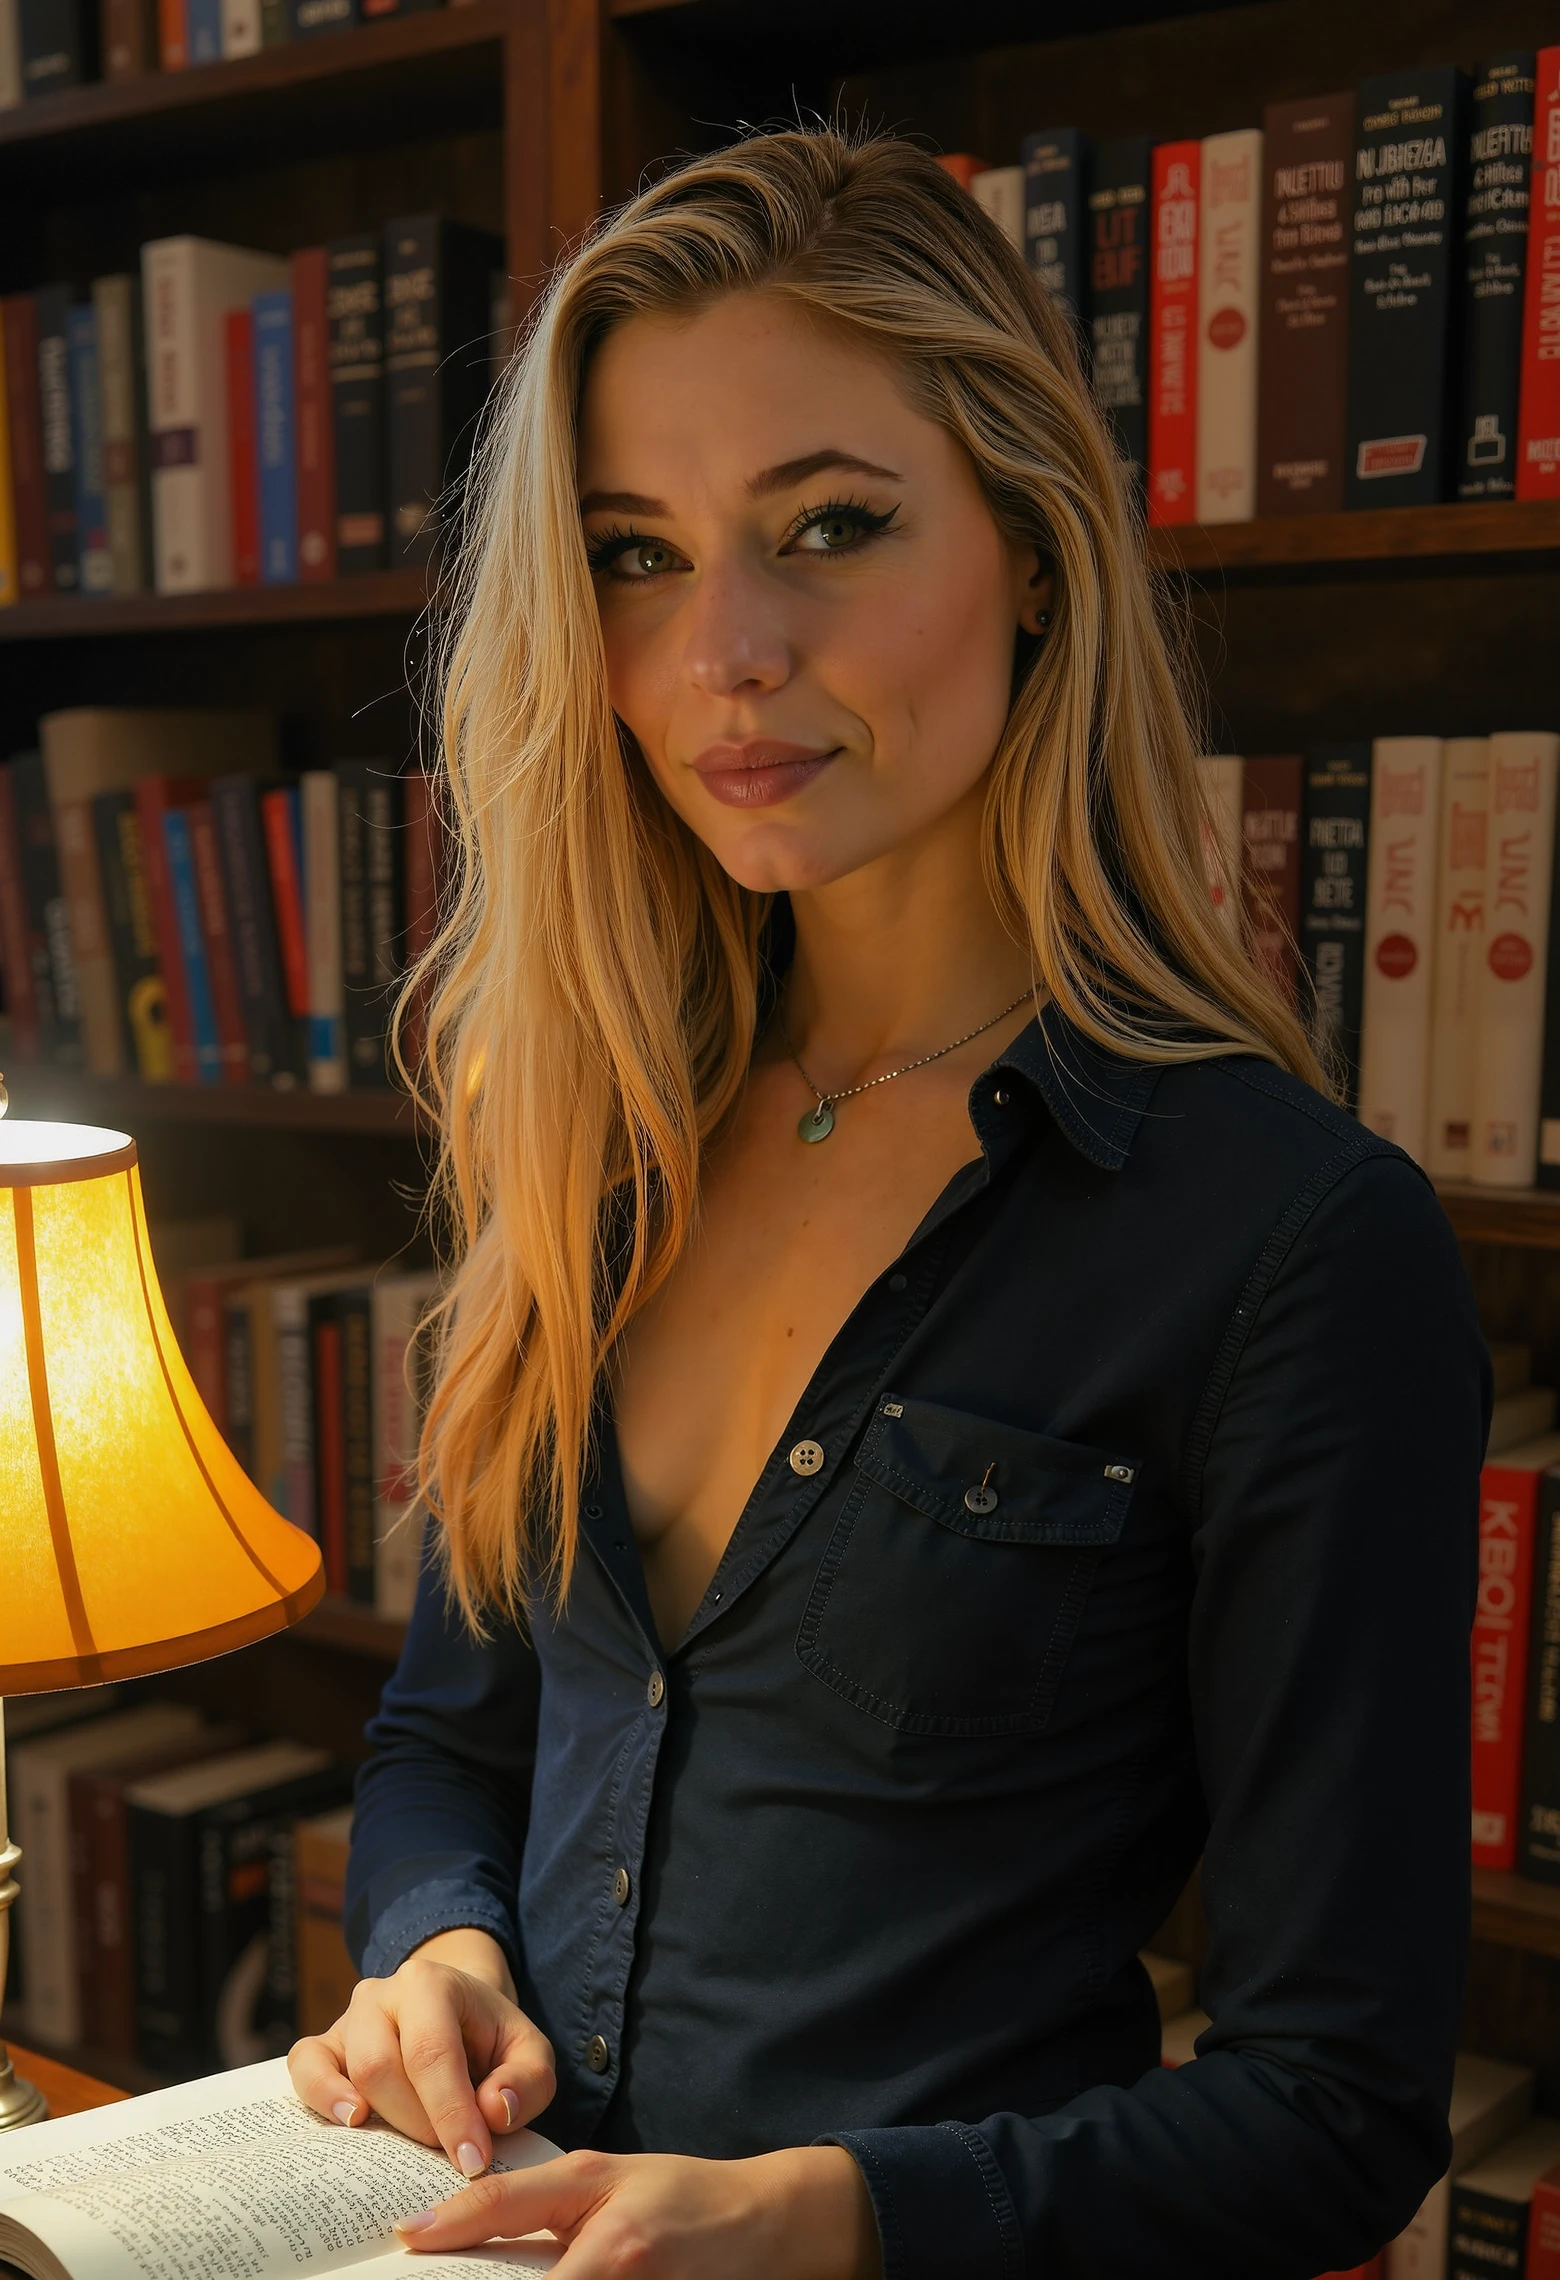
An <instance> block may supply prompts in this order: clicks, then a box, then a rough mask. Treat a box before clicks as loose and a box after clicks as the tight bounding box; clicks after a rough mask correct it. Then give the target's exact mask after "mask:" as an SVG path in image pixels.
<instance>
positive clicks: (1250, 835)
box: [1240, 753, 1305, 1004]
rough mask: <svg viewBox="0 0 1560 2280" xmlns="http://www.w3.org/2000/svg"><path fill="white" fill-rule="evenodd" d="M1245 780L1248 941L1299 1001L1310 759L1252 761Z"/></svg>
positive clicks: (1243, 871) (1243, 876)
mask: <svg viewBox="0 0 1560 2280" xmlns="http://www.w3.org/2000/svg"><path fill="white" fill-rule="evenodd" d="M1240 782H1241V819H1240V822H1241V851H1240V893H1241V902H1242V904H1243V906H1244V908H1245V913H1246V934H1247V939H1248V940H1249V941H1250V943H1251V947H1252V949H1253V951H1254V952H1255V953H1256V955H1257V957H1258V958H1259V959H1260V960H1261V961H1262V963H1263V965H1264V966H1266V968H1267V970H1268V972H1269V973H1270V974H1271V975H1272V977H1273V979H1274V981H1275V982H1276V983H1277V984H1278V986H1279V988H1280V989H1281V990H1282V991H1283V993H1284V995H1285V997H1286V998H1287V999H1288V1000H1289V1002H1290V1003H1291V1004H1294V1003H1295V1001H1296V998H1297V995H1298V989H1299V975H1300V953H1299V950H1298V948H1297V945H1298V943H1299V940H1300V804H1301V796H1302V789H1303V786H1304V782H1305V762H1304V761H1303V760H1302V759H1301V758H1300V756H1299V754H1298V753H1293V754H1288V753H1286V754H1284V755H1282V756H1281V757H1279V758H1276V759H1263V760H1248V761H1247V762H1246V765H1245V767H1244V768H1243V769H1242V770H1241V779H1240Z"/></svg>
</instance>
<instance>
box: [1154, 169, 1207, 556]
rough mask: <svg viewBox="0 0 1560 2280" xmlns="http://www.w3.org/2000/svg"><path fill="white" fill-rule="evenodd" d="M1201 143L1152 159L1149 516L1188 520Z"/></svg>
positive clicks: (1193, 492) (1192, 487)
mask: <svg viewBox="0 0 1560 2280" xmlns="http://www.w3.org/2000/svg"><path fill="white" fill-rule="evenodd" d="M1201 180H1202V144H1201V143H1198V142H1173V143H1159V144H1158V145H1156V147H1155V150H1154V155H1153V182H1152V193H1151V194H1152V198H1153V210H1152V215H1151V218H1150V222H1149V229H1150V231H1151V233H1152V235H1151V243H1152V245H1153V251H1154V257H1153V261H1152V263H1151V264H1150V267H1149V272H1148V519H1149V521H1150V522H1151V523H1155V524H1165V523H1186V522H1190V521H1191V520H1192V518H1193V513H1194V510H1195V506H1196V499H1197V198H1198V191H1199V189H1200V187H1201Z"/></svg>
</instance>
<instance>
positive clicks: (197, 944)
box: [163, 808, 222, 1085]
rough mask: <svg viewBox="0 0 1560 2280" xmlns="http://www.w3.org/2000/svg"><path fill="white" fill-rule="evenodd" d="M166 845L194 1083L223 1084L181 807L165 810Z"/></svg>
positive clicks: (191, 851) (192, 864)
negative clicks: (192, 1050)
mask: <svg viewBox="0 0 1560 2280" xmlns="http://www.w3.org/2000/svg"><path fill="white" fill-rule="evenodd" d="M163 846H164V847H165V848H166V850H167V854H168V883H169V885H170V886H171V887H172V889H173V908H174V914H175V916H176V917H177V919H178V922H179V957H180V959H181V961H182V962H183V966H184V986H185V989H186V990H187V991H188V993H189V1000H190V1026H191V1028H192V1029H193V1030H194V1032H195V1082H196V1083H197V1084H198V1085H216V1084H220V1083H221V1082H222V1040H221V1039H220V1037H219V1036H218V1035H217V1009H216V1004H215V1001H214V1000H213V998H212V995H211V972H210V969H209V967H208V966H207V964H206V937H205V935H204V934H203V933H202V932H201V924H200V896H199V894H198V893H197V891H196V887H195V850H194V847H193V846H192V844H191V842H190V819H189V817H188V816H187V815H186V814H185V812H184V810H183V808H169V809H168V810H167V811H166V812H165V814H164V816H163Z"/></svg>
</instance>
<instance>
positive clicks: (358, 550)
mask: <svg viewBox="0 0 1560 2280" xmlns="http://www.w3.org/2000/svg"><path fill="white" fill-rule="evenodd" d="M325 267H326V287H325V307H326V315H327V317H328V319H329V323H330V393H331V416H332V424H333V427H334V431H335V445H336V563H337V567H338V569H339V570H340V571H341V572H342V574H343V575H344V576H346V575H349V574H350V573H351V572H353V571H355V570H382V569H383V568H384V564H385V314H384V288H383V279H382V275H381V270H380V258H379V233H378V232H377V231H376V230H365V231H361V232H360V233H359V234H358V235H357V236H355V237H340V238H332V239H331V241H330V243H329V244H328V245H327V246H326V248H325Z"/></svg>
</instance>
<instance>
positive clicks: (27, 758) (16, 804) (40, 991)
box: [10, 752, 85, 1068]
mask: <svg viewBox="0 0 1560 2280" xmlns="http://www.w3.org/2000/svg"><path fill="white" fill-rule="evenodd" d="M10 778H11V797H12V804H13V811H14V814H15V819H16V844H17V847H18V849H19V851H20V860H21V874H22V892H23V896H24V898H25V902H26V909H27V934H28V942H29V945H30V949H31V955H32V973H33V992H34V996H35V999H36V1002H37V1006H38V1019H39V1024H40V1027H41V1030H42V1041H43V1050H44V1053H45V1055H46V1056H47V1058H48V1059H50V1060H51V1061H54V1062H57V1063H58V1064H59V1065H60V1066H61V1067H63V1068H80V1067H81V1065H82V1062H83V1060H84V1058H85V1056H84V1054H83V1051H82V1044H81V1000H80V998H79V996H78V995H77V991H76V962H75V958H74V955H73V953H72V949H71V939H70V924H69V921H68V919H67V917H66V913H65V897H64V895H63V894H62V893H61V892H60V865H59V849H58V847H57V845H56V843H55V834H54V813H53V810H52V809H51V807H50V805H49V795H48V787H47V785H46V784H45V782H44V774H43V756H42V754H41V753H37V752H22V753H18V754H17V756H16V757H15V758H14V759H13V760H12V762H11V765H10Z"/></svg>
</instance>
